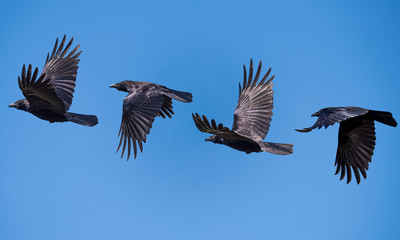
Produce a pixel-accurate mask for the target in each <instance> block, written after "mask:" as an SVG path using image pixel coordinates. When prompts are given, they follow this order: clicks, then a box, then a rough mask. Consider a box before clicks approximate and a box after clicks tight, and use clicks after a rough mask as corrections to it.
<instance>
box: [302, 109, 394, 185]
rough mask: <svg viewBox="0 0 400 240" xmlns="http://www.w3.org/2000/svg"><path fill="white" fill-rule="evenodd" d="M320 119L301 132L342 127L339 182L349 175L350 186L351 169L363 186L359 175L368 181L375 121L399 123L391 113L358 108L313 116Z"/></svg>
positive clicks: (373, 143) (338, 151)
mask: <svg viewBox="0 0 400 240" xmlns="http://www.w3.org/2000/svg"><path fill="white" fill-rule="evenodd" d="M311 116H312V117H318V120H317V121H316V122H315V124H314V125H313V126H312V127H309V128H304V129H302V130H298V129H296V131H299V132H310V131H311V130H313V129H315V128H318V129H320V128H321V127H323V126H324V127H325V128H327V127H328V126H330V125H333V124H335V123H340V126H339V144H338V148H337V152H336V161H335V166H336V165H337V168H336V173H335V175H336V174H338V173H339V171H341V173H340V180H342V179H343V178H344V176H345V175H346V172H347V183H349V182H350V181H351V169H353V172H354V175H355V176H356V179H357V184H359V183H360V173H359V172H361V174H362V176H363V177H364V179H366V178H367V173H366V172H365V170H368V167H369V162H371V157H372V155H373V154H374V148H375V139H376V137H375V123H374V121H378V122H381V123H383V124H386V125H389V126H392V127H396V126H397V122H396V120H394V118H393V117H392V114H391V113H390V112H382V111H374V110H369V109H365V108H359V107H328V108H324V109H321V110H319V111H318V112H316V113H314V114H313V115H311Z"/></svg>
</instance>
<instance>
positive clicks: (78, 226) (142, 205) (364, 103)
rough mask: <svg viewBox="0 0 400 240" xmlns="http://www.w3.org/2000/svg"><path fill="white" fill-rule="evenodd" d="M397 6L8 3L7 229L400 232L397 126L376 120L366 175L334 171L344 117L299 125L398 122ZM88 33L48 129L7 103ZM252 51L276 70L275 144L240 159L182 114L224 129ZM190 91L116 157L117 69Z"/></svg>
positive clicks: (119, 233) (4, 24)
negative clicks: (290, 149)
mask: <svg viewBox="0 0 400 240" xmlns="http://www.w3.org/2000/svg"><path fill="white" fill-rule="evenodd" d="M399 11H400V3H399V2H397V1H384V0H380V1H379V0H376V1H375V0H371V1H324V2H322V1H273V2H270V1H198V2H190V1H140V2H139V1H112V2H108V3H101V2H98V1H93V2H90V1H69V2H65V1H63V2H61V1H60V2H55V1H40V2H38V1H32V2H28V1H8V2H5V3H3V4H2V8H1V9H0V19H1V21H0V33H1V36H2V37H1V38H0V44H1V46H2V48H1V50H2V54H1V58H0V64H1V72H2V83H3V85H2V90H1V93H2V94H0V106H1V107H0V114H1V116H2V118H1V120H0V121H1V126H2V127H1V128H2V134H1V136H2V137H1V144H0V239H4V240H9V239H10V240H11V239H30V240H32V239H41V240H43V239H60V240H62V239H97V240H99V239H193V240H195V239H201V240H203V239H342V240H343V239H361V238H362V239H394V238H397V237H398V236H399V234H400V224H399V223H400V209H399V207H398V203H399V202H400V175H399V174H398V169H399V167H400V162H399V161H398V151H397V150H396V147H397V143H398V142H399V140H398V136H399V128H392V127H389V126H385V125H382V124H380V123H377V124H376V132H377V141H376V148H375V152H374V156H373V158H372V163H371V164H370V169H369V171H368V172H367V175H368V177H367V180H362V182H361V184H360V185H357V184H356V182H355V180H354V179H353V181H352V182H351V183H350V184H348V185H346V183H345V182H344V181H339V176H335V175H334V172H335V170H336V168H335V167H334V160H335V154H336V147H337V132H338V125H335V126H333V127H330V128H328V129H327V130H319V131H313V132H311V133H308V134H302V133H298V132H295V131H294V129H295V128H303V127H309V126H311V125H312V124H313V123H314V121H315V119H314V118H311V117H310V115H311V114H312V113H313V112H315V111H317V110H319V109H320V108H323V107H327V106H360V107H366V108H370V109H375V110H386V111H391V112H392V113H393V115H394V117H395V118H397V120H398V121H399V119H400V118H399V116H400V115H399V113H400V106H399V99H400V97H399V87H400V85H399V76H400V72H399V69H400V68H399V66H400V57H399V56H400V45H399V42H400V34H399V33H400V30H399V29H400V15H399V14H398V13H399ZM64 34H67V38H70V37H74V38H75V44H77V43H80V44H81V50H82V51H83V53H82V55H81V57H80V59H81V61H80V63H79V70H78V76H77V87H76V89H75V90H76V91H75V95H74V102H73V104H72V107H71V109H70V111H72V112H77V113H85V114H96V115H97V116H98V118H99V124H98V125H97V126H95V127H93V128H89V127H84V126H80V125H77V124H73V123H54V124H50V123H48V122H45V121H43V120H40V119H38V118H36V117H34V116H33V115H30V114H28V113H24V112H22V111H17V110H15V109H10V108H8V107H7V105H8V104H9V103H11V102H14V101H16V100H18V99H21V98H23V95H22V93H21V91H20V90H19V88H18V84H17V77H18V75H19V74H20V73H21V68H22V65H23V64H33V66H37V67H40V68H42V67H43V64H44V61H45V59H46V55H47V53H48V52H49V51H51V50H52V47H53V44H54V41H55V39H56V38H57V37H59V38H60V37H62V36H63V35H64ZM250 58H253V60H254V61H255V62H258V61H259V60H262V61H263V73H265V71H266V70H267V69H268V68H269V67H272V73H273V74H275V79H274V91H275V93H274V110H273V117H272V122H271V127H270V131H269V134H268V135H267V139H266V140H268V141H271V142H283V143H293V144H294V153H293V154H292V155H289V156H278V155H273V154H269V153H257V154H250V155H246V154H244V153H242V152H238V151H235V150H233V149H230V148H228V147H224V146H221V145H216V144H212V143H209V142H204V138H205V137H207V136H208V135H207V134H204V133H201V132H199V131H198V130H197V129H196V127H195V125H194V123H193V121H192V119H191V113H192V112H198V113H200V114H205V115H206V116H208V117H209V118H215V119H216V120H217V122H221V123H224V125H227V126H231V124H232V121H233V112H234V109H235V107H236V103H237V97H238V95H237V94H238V83H239V82H241V81H242V74H243V72H242V71H243V70H242V66H243V64H245V65H246V66H247V67H248V65H249V61H250ZM128 79H129V80H138V81H150V82H155V83H158V84H162V85H166V86H168V87H170V88H173V89H177V90H182V91H190V92H192V93H193V96H194V99H193V100H194V101H193V102H192V103H190V104H185V103H180V102H174V110H175V115H174V117H173V118H172V119H166V120H164V119H161V118H158V119H156V120H155V122H154V125H153V128H152V130H151V132H150V136H149V137H148V139H147V143H146V144H145V146H144V152H143V153H141V154H139V155H138V158H137V159H136V160H133V159H131V160H129V161H126V160H125V159H120V158H119V154H116V153H115V151H116V148H117V145H118V137H117V134H118V130H119V124H120V120H121V111H122V100H123V97H124V96H125V93H122V92H118V91H116V90H115V89H110V88H109V87H108V86H109V85H110V84H112V83H115V82H119V81H122V80H128Z"/></svg>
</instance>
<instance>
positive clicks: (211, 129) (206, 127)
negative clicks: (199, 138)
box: [192, 113, 237, 136]
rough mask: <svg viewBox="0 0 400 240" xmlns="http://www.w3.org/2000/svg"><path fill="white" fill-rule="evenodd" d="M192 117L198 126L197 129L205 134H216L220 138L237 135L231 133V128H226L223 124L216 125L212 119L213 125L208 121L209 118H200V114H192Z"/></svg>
mask: <svg viewBox="0 0 400 240" xmlns="http://www.w3.org/2000/svg"><path fill="white" fill-rule="evenodd" d="M192 117H193V120H194V123H195V124H196V127H197V128H198V129H199V130H200V131H201V132H204V133H210V134H215V135H219V136H226V135H232V134H235V135H237V134H236V133H235V132H233V131H231V130H230V129H229V128H227V127H224V126H223V125H222V123H220V124H218V125H217V124H216V122H215V120H214V119H211V124H210V122H209V121H208V119H207V117H206V116H204V115H203V119H202V118H201V117H200V115H199V114H197V113H196V115H195V114H193V113H192Z"/></svg>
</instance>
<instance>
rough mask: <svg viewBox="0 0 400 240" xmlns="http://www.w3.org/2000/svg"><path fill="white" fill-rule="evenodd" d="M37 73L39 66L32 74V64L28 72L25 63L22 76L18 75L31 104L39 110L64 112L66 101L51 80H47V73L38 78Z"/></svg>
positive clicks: (19, 83)
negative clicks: (63, 100)
mask: <svg viewBox="0 0 400 240" xmlns="http://www.w3.org/2000/svg"><path fill="white" fill-rule="evenodd" d="M37 75H38V68H36V69H35V72H34V73H33V75H32V66H31V65H30V64H29V66H28V71H27V72H26V69H25V65H23V67H22V73H21V77H19V76H18V85H19V88H20V89H21V91H22V93H23V94H24V96H25V97H26V99H27V100H28V101H29V104H30V106H31V107H33V108H35V109H37V110H45V111H51V112H54V113H58V114H64V113H65V106H64V103H63V102H62V100H61V99H60V98H59V97H58V96H57V93H56V92H55V90H54V88H53V86H52V84H51V83H50V80H49V79H47V80H45V74H42V75H41V76H40V77H39V78H38V79H36V78H37Z"/></svg>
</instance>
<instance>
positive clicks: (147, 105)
mask: <svg viewBox="0 0 400 240" xmlns="http://www.w3.org/2000/svg"><path fill="white" fill-rule="evenodd" d="M110 87H111V88H116V89H117V90H119V91H124V92H128V93H129V94H128V96H126V97H125V98H124V103H123V105H122V120H121V127H120V129H119V133H118V136H121V139H120V141H119V145H118V149H117V152H118V150H119V149H120V147H121V145H123V147H122V154H121V158H122V157H123V156H124V152H125V148H126V147H127V146H128V156H127V160H129V157H130V154H131V145H133V152H134V156H135V158H136V154H137V146H136V142H137V143H138V145H139V148H140V151H141V152H142V151H143V142H146V136H147V134H149V133H150V129H151V127H152V125H153V121H154V118H155V117H157V116H161V117H163V118H165V117H166V116H168V117H169V118H171V117H172V115H171V114H174V112H173V111H172V98H173V99H175V100H178V101H181V102H186V103H187V102H191V101H192V94H191V93H188V92H180V91H176V90H172V89H169V88H167V87H164V86H161V85H158V84H155V83H150V82H137V81H122V82H119V83H116V84H112V85H110ZM122 142H123V144H122Z"/></svg>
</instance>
